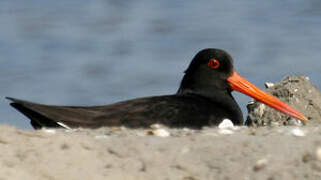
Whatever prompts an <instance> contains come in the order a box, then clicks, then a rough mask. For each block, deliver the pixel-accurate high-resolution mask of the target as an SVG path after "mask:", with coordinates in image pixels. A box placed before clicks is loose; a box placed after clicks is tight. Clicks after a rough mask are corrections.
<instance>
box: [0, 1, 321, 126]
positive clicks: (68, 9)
mask: <svg viewBox="0 0 321 180" xmlns="http://www.w3.org/2000/svg"><path fill="white" fill-rule="evenodd" d="M209 47H211V48H221V49H225V50H227V51H228V52H229V53H230V54H231V55H232V56H233V57H234V61H235V67H236V70H237V71H238V72H239V73H240V74H241V75H242V76H244V77H246V78H247V79H248V80H249V81H251V82H252V83H254V84H256V85H257V86H259V87H260V88H264V85H263V84H264V82H266V81H271V82H275V81H279V80H281V79H282V78H283V77H284V76H286V75H289V74H305V75H307V76H309V77H310V79H311V81H312V82H313V83H314V84H316V85H317V86H318V87H321V81H320V78H321V76H320V75H321V72H320V71H321V1H319V0H306V1H302V0H291V1H290V0H284V1H279V0H270V1H251V0H244V1H241V2H240V1H234V0H226V1H213V0H205V1H179V0H178V1H172V0H163V1H150V0H121V1H119V0H90V1H88V0H68V1H63V0H55V1H52V0H29V1H21V0H1V1H0V115H1V116H0V117H1V118H0V123H1V124H10V125H14V126H16V127H19V128H23V129H29V128H31V126H30V125H29V120H27V118H26V117H24V116H22V115H21V114H20V113H18V112H17V111H15V110H14V109H13V108H11V107H10V106H9V105H8V103H9V102H8V101H7V100H5V99H4V97H5V96H12V97H16V98H21V99H26V100H30V101H35V102H40V103H46V104H58V105H102V104H110V103H113V102H117V101H121V100H126V99H131V98H136V97H142V96H152V95H162V94H173V93H175V92H176V90H177V88H178V85H179V83H180V80H181V78H182V76H183V71H184V70H185V69H186V68H187V66H188V64H189V62H190V60H191V59H192V58H193V56H194V55H195V54H196V53H197V52H198V51H199V50H201V49H203V48H209ZM234 96H235V97H236V99H237V101H238V103H239V104H240V106H241V107H242V110H243V112H244V116H246V103H247V101H249V100H250V98H248V97H247V96H245V95H241V94H239V93H234Z"/></svg>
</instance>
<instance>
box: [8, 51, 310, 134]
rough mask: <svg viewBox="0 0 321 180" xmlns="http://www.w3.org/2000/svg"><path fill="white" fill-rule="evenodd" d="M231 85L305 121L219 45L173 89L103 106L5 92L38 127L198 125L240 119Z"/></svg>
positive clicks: (203, 53) (204, 53)
mask: <svg viewBox="0 0 321 180" xmlns="http://www.w3.org/2000/svg"><path fill="white" fill-rule="evenodd" d="M233 90H236V91H239V92H242V93H244V94H246V95H249V96H251V97H253V98H255V99H257V100H258V101H261V102H263V103H265V104H267V105H269V106H271V107H273V108H275V109H276V110H278V111H281V112H283V113H285V114H288V115H289V116H292V117H294V118H296V119H300V120H303V121H307V118H306V117H305V116H304V115H303V114H301V113H300V112H298V111H296V110H294V109H293V108H291V107H290V106H288V105H286V104H284V103H283V102H281V101H280V100H278V99H277V98H275V97H273V96H271V95H269V94H268V93H265V92H264V91H262V90H260V89H258V88H257V87H255V86H254V85H252V84H251V83H249V82H248V81H247V80H245V79H244V78H242V77H241V76H240V75H238V73H236V72H235V71H234V68H233V59H232V57H231V56H230V55H229V54H228V53H227V52H225V51H223V50H220V49H204V50H202V51H200V52H198V53H197V54H196V56H195V57H194V58H193V60H192V62H191V63H190V65H189V67H188V69H187V70H186V71H185V75H184V77H183V80H182V82H181V85H180V87H179V89H178V91H177V93H176V94H173V95H165V96H154V97H145V98H138V99H133V100H128V101H123V102H119V103H115V104H111V105H106V106H91V107H80V106H53V105H42V104H37V103H33V102H28V101H24V100H19V99H15V98H10V97H7V99H9V100H11V101H12V103H11V106H13V107H14V108H16V109H17V110H18V111H20V112H22V113H23V114H24V115H26V116H27V117H28V118H30V119H31V125H32V126H33V127H34V128H35V129H38V128H41V127H65V128H68V127H69V128H77V127H85V128H98V127H102V126H120V125H124V126H127V127H148V126H150V125H151V124H155V123H160V124H164V125H167V126H170V127H191V128H201V127H203V126H209V125H217V124H219V123H220V122H221V121H222V120H223V119H230V120H231V121H232V122H233V123H234V124H236V125H240V124H242V123H243V115H242V112H241V110H240V108H239V106H238V105H237V103H236V101H235V100H234V98H233V96H232V95H231V92H232V91H233Z"/></svg>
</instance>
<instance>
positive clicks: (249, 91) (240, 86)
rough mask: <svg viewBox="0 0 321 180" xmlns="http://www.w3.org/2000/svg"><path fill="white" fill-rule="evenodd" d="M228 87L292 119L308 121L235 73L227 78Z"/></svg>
mask: <svg viewBox="0 0 321 180" xmlns="http://www.w3.org/2000/svg"><path fill="white" fill-rule="evenodd" d="M227 81H228V83H229V84H230V87H231V88H232V89H233V90H236V91H239V92H241V93H244V94H246V95H248V96H251V97H252V98H254V99H256V100H258V101H260V102H262V103H264V104H266V105H268V106H270V107H272V108H274V109H276V110H278V111H280V112H282V113H285V114H287V115H289V116H291V117H293V118H296V119H299V120H302V121H304V122H306V121H308V119H307V118H306V117H305V116H304V115H303V114H302V113H300V112H298V111H297V110H295V109H293V108H292V107H290V106H289V105H287V104H285V103H283V102H282V101H280V100H279V99H277V98H276V97H274V96H272V95H270V94H268V93H266V92H264V91H262V90H261V89H259V88H257V87H256V86H254V85H253V84H252V83H250V82H248V81H247V80H246V79H244V78H243V77H242V76H240V75H239V74H238V73H237V72H233V75H232V76H231V77H229V78H227Z"/></svg>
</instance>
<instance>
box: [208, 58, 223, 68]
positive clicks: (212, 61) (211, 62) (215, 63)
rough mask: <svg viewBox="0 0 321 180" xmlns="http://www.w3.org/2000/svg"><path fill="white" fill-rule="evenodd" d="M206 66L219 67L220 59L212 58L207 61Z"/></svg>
mask: <svg viewBox="0 0 321 180" xmlns="http://www.w3.org/2000/svg"><path fill="white" fill-rule="evenodd" d="M208 66H209V67H210V68H212V69H217V68H218V67H220V61H218V60H217V59H214V58H212V59H210V60H209V61H208Z"/></svg>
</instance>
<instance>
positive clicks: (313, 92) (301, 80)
mask: <svg viewBox="0 0 321 180" xmlns="http://www.w3.org/2000/svg"><path fill="white" fill-rule="evenodd" d="M266 87H267V89H266V91H267V92H269V93H270V94H272V95H274V96H276V97H277V98H279V99H281V100H282V101H283V102H286V103H287V104H288V105H290V106H292V107H294V108H295V109H297V110H298V111H300V112H301V113H303V114H304V115H305V116H306V117H307V118H308V119H309V120H310V121H309V123H310V124H314V123H321V93H320V91H319V89H318V88H317V87H316V86H314V85H313V84H312V83H311V82H310V80H309V78H308V77H305V76H303V75H298V76H295V75H290V76H287V77H286V78H284V79H283V80H282V81H281V82H278V83H266ZM247 108H248V117H247V120H246V124H247V125H250V126H282V125H300V123H301V122H300V121H297V120H295V119H292V118H289V117H288V116H287V115H284V114H282V113H280V112H278V111H276V110H274V109H272V108H270V107H268V106H266V105H264V104H262V103H260V102H258V101H252V102H249V104H248V105H247Z"/></svg>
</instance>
